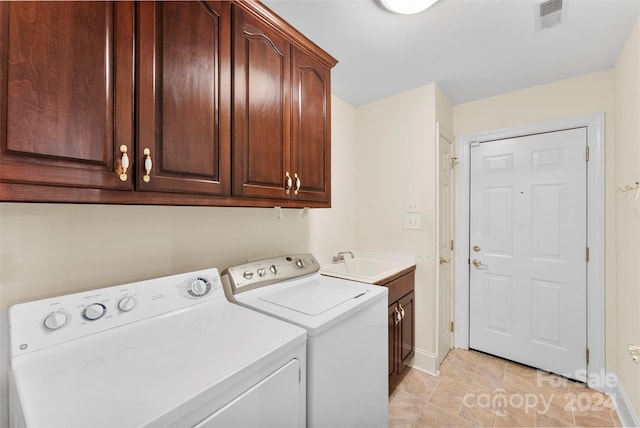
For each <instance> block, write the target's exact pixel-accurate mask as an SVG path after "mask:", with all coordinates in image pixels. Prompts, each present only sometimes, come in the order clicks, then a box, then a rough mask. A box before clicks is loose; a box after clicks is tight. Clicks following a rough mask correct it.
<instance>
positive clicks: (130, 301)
mask: <svg viewBox="0 0 640 428" xmlns="http://www.w3.org/2000/svg"><path fill="white" fill-rule="evenodd" d="M135 307H136V298H135V297H133V296H124V297H123V298H122V299H120V301H119V302H118V309H120V311H122V312H129V311H130V310H131V309H133V308H135Z"/></svg>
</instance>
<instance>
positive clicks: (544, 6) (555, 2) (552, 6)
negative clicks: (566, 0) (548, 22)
mask: <svg viewBox="0 0 640 428" xmlns="http://www.w3.org/2000/svg"><path fill="white" fill-rule="evenodd" d="M560 10H562V0H549V1H546V2H544V3H541V4H540V16H541V17H545V16H547V15H551V14H552V13H555V12H559V11H560Z"/></svg>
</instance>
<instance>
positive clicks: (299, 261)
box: [296, 259, 304, 269]
mask: <svg viewBox="0 0 640 428" xmlns="http://www.w3.org/2000/svg"><path fill="white" fill-rule="evenodd" d="M296 266H297V267H298V268H300V269H302V268H303V267H304V263H302V259H296Z"/></svg>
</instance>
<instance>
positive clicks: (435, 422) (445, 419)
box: [413, 403, 479, 428]
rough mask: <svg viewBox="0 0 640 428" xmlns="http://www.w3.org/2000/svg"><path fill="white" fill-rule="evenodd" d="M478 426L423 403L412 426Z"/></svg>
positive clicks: (418, 427)
mask: <svg viewBox="0 0 640 428" xmlns="http://www.w3.org/2000/svg"><path fill="white" fill-rule="evenodd" d="M474 426H479V425H478V424H476V423H473V422H470V421H468V420H466V419H464V418H461V417H459V416H457V415H456V414H454V413H452V412H449V411H447V410H445V409H441V408H439V407H438V406H435V405H433V404H429V403H427V404H425V406H424V408H423V409H422V412H421V413H420V416H418V419H417V420H416V422H415V424H414V425H413V428H427V427H474Z"/></svg>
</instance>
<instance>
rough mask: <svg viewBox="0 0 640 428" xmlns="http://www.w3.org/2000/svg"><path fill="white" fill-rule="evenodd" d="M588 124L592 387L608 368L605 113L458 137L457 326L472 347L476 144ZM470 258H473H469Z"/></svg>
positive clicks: (463, 343) (460, 343)
mask: <svg viewBox="0 0 640 428" xmlns="http://www.w3.org/2000/svg"><path fill="white" fill-rule="evenodd" d="M578 127H586V128H587V145H588V146H589V162H587V246H588V247H589V253H590V254H589V263H587V347H588V348H589V364H588V365H587V379H588V384H589V387H591V388H593V389H597V390H600V391H603V390H604V382H603V379H602V378H603V376H604V374H605V207H606V205H605V204H606V202H605V115H604V113H596V114H591V115H585V116H578V117H572V118H567V119H560V120H555V121H549V122H542V123H535V124H529V125H523V126H517V127H512V128H505V129H498V130H493V131H487V132H481V133H477V134H471V135H466V136H463V137H459V138H458V171H456V180H455V181H456V183H457V185H458V188H457V191H456V195H457V196H456V206H457V210H456V238H457V241H456V244H457V246H456V250H455V260H456V261H457V263H456V267H455V278H456V280H455V291H454V293H455V302H456V303H455V315H454V316H455V326H456V329H455V330H456V332H455V333H456V334H455V336H454V343H455V346H456V347H457V348H464V349H469V263H468V260H469V257H470V256H469V189H470V183H469V181H470V166H471V165H470V145H471V143H476V142H487V141H493V140H500V139H505V138H514V137H520V136H524V135H532V134H540V133H545V132H554V131H561V130H565V129H571V128H578ZM465 260H467V263H465V262H464V261H465ZM585 351H586V350H585Z"/></svg>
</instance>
